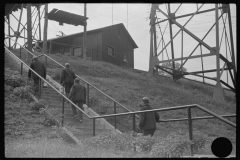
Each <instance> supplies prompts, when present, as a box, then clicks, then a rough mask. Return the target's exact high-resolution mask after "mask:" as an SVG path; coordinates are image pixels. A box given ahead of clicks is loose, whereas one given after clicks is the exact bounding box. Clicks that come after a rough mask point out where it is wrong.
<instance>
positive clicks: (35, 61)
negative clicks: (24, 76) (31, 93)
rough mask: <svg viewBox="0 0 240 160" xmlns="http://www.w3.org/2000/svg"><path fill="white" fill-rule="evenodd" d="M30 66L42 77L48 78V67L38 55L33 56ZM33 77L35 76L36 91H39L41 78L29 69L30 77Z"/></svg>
mask: <svg viewBox="0 0 240 160" xmlns="http://www.w3.org/2000/svg"><path fill="white" fill-rule="evenodd" d="M30 68H31V69H33V70H34V71H35V72H37V74H39V75H40V76H41V77H43V78H44V79H46V68H45V66H44V64H43V63H41V62H39V61H38V59H37V57H35V56H34V57H33V58H32V63H31V64H30ZM31 77H32V78H33V81H34V86H35V92H38V90H39V80H40V78H39V77H38V76H37V75H36V74H35V73H33V72H32V71H31V70H30V69H29V71H28V78H31ZM40 85H42V84H40ZM40 87H41V86H40Z"/></svg>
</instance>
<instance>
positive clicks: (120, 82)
mask: <svg viewBox="0 0 240 160" xmlns="http://www.w3.org/2000/svg"><path fill="white" fill-rule="evenodd" d="M51 56H52V57H53V58H54V59H56V60H57V61H59V62H61V63H62V64H64V63H65V62H66V61H67V62H69V63H70V64H71V67H72V68H73V70H74V71H75V72H76V73H77V74H78V75H80V76H82V77H83V78H85V79H86V80H88V81H89V82H91V83H92V84H94V85H95V86H97V87H98V88H100V89H102V90H103V91H104V92H106V93H107V94H109V95H111V96H112V97H113V98H115V99H117V100H118V101H119V102H120V103H122V104H124V105H125V106H127V107H128V108H129V109H131V110H138V109H139V108H138V104H139V103H141V98H142V97H143V96H148V97H149V98H150V99H151V104H152V105H153V107H154V108H163V107H164V108H165V107H171V106H178V105H186V104H193V103H197V104H200V105H202V106H204V107H206V108H208V109H210V110H212V111H214V112H215V113H219V114H228V113H236V102H235V101H234V100H233V99H232V97H233V94H231V93H227V100H228V101H227V102H224V103H221V102H216V101H214V100H212V98H211V96H212V89H211V88H209V87H206V86H203V85H198V84H195V83H192V82H185V81H181V82H177V83H175V82H172V81H171V80H168V79H165V78H163V77H158V78H151V77H148V76H146V75H144V74H136V73H133V72H132V71H131V70H124V69H121V68H119V67H117V66H114V65H112V64H108V63H104V62H93V61H83V60H81V59H77V60H76V59H74V58H73V57H58V56H54V55H51ZM49 67H50V68H51V67H56V66H54V65H53V63H52V62H50V63H49ZM194 89H195V90H194ZM196 89H197V90H196ZM116 91H117V92H116ZM90 95H91V99H90V100H91V107H92V108H94V110H97V111H98V112H99V113H101V114H107V113H112V112H113V109H112V108H113V102H110V101H107V100H106V99H104V98H103V97H101V95H100V94H99V93H97V92H96V91H94V90H93V89H92V88H90ZM5 104H6V103H5ZM110 108H111V109H110ZM117 111H118V112H119V111H120V109H118V110H117ZM121 111H123V110H121ZM160 115H161V118H164V119H166V118H181V117H186V110H184V112H183V111H171V112H163V113H160ZM194 115H203V114H202V112H193V116H194ZM118 120H119V123H118V124H117V126H118V128H120V129H121V130H123V131H124V130H128V129H131V126H132V121H131V120H132V119H128V118H121V119H119V118H118ZM232 120H234V119H232ZM125 122H127V124H125ZM193 127H194V130H198V131H200V132H204V133H207V134H208V135H209V136H213V137H216V136H226V137H228V138H231V139H233V142H234V141H235V137H236V134H235V132H236V131H235V129H233V128H232V127H229V126H227V125H225V124H223V123H222V122H220V121H218V120H201V121H196V122H194V123H193ZM187 129H188V128H187V122H169V123H161V124H159V125H158V130H157V132H156V134H155V136H163V137H164V136H165V135H167V134H168V133H169V132H172V131H176V130H181V131H188V130H187ZM35 136H37V135H34V136H33V137H35ZM5 138H6V137H5ZM40 139H41V138H40ZM20 141H21V140H20ZM27 141H28V140H24V141H22V142H21V143H19V145H16V144H18V142H16V141H14V142H13V143H11V142H12V140H11V141H8V143H6V142H5V145H7V146H6V149H7V147H10V148H9V149H10V150H11V153H10V152H9V153H8V155H9V157H19V156H20V157H21V154H23V156H24V155H25V153H27V154H28V156H30V157H35V156H36V154H37V155H38V156H37V157H42V156H43V154H45V155H46V150H43V149H42V150H40V149H39V148H44V147H46V146H47V145H46V144H50V145H52V147H55V149H54V150H56V151H53V153H57V152H58V151H59V150H62V151H65V150H68V151H69V152H71V154H68V151H66V152H61V153H62V155H60V157H61V156H67V155H68V156H69V155H74V157H75V156H77V157H82V156H84V157H86V156H87V154H85V155H81V154H80V153H79V154H77V153H78V151H79V148H78V147H77V148H76V150H77V151H76V152H75V149H73V148H72V147H71V146H70V147H69V146H62V145H64V144H63V143H62V142H55V141H57V140H52V141H49V140H48V143H47V142H46V141H44V139H41V140H37V139H36V143H34V142H33V141H30V140H29V143H32V146H31V145H30V144H26V142H27ZM15 142H16V143H15ZM24 143H25V144H24ZM58 143H59V144H58ZM60 143H61V146H62V147H60ZM23 144H24V146H23V147H21V146H22V145H23ZM43 146H44V147H43ZM56 146H59V147H60V148H63V149H59V148H57V147H56ZM25 147H26V148H25ZM29 147H30V148H32V147H35V149H34V153H31V152H29V151H30V150H29ZM234 148H235V145H234ZM12 149H13V150H15V149H18V152H14V154H13V152H12V151H13V150H12ZM19 149H21V150H19ZM72 150H73V151H72ZM81 150H84V148H82V149H81ZM31 151H32V150H31ZM95 152H96V151H95V150H94V153H95ZM208 152H209V153H204V154H210V153H211V151H210V150H209V151H208ZM234 152H235V151H234ZM58 153H59V152H58ZM82 153H85V151H83V152H82ZM100 153H102V154H100ZM5 154H6V155H7V153H6V152H5ZM40 154H41V155H40ZM116 154H117V155H118V156H119V155H121V154H120V153H116ZM116 154H115V153H114V154H110V153H109V152H105V153H103V152H102V151H101V152H99V153H98V152H97V153H96V155H95V156H93V157H99V156H101V155H102V157H115V156H116ZM47 155H49V154H47ZM123 155H125V156H123ZM49 156H50V157H56V156H57V157H59V155H54V154H51V155H49ZM122 156H123V157H126V156H127V155H126V153H123V154H122ZM129 156H130V157H131V155H128V157H129ZM70 157H71V156H70ZM90 157H91V156H90Z"/></svg>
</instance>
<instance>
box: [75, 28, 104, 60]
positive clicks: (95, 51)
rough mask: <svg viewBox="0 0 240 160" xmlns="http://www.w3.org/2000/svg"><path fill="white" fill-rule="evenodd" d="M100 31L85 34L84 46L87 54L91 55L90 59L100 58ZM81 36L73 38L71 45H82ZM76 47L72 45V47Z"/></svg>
mask: <svg viewBox="0 0 240 160" xmlns="http://www.w3.org/2000/svg"><path fill="white" fill-rule="evenodd" d="M101 37H102V33H101V32H92V33H88V34H87V40H86V48H87V54H91V55H92V58H91V59H92V60H102V54H101V52H100V50H101V49H102V38H101ZM82 42H83V37H82V36H81V35H79V36H77V37H75V38H73V45H75V46H80V47H82ZM74 48H76V47H72V52H73V49H74Z"/></svg>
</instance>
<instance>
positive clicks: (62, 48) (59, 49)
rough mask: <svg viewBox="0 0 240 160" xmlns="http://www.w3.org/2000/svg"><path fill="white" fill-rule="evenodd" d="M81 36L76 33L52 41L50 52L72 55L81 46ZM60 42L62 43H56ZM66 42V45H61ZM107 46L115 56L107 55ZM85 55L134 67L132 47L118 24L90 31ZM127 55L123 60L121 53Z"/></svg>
mask: <svg viewBox="0 0 240 160" xmlns="http://www.w3.org/2000/svg"><path fill="white" fill-rule="evenodd" d="M82 41H83V37H82V35H80V34H78V35H75V36H71V37H66V38H62V39H56V40H53V41H52V51H51V53H61V54H64V53H67V52H69V53H70V54H72V55H73V50H74V48H79V47H82ZM54 42H57V43H62V44H56V43H54ZM63 44H67V45H63ZM108 46H111V47H113V48H114V52H116V53H115V56H114V57H113V56H111V55H108V52H107V51H108ZM86 47H87V55H90V54H92V58H91V59H92V60H99V61H105V62H109V63H112V64H115V65H118V66H123V67H129V68H134V57H133V55H134V54H133V53H134V48H133V47H132V44H131V43H130V41H129V39H128V38H127V36H126V35H125V32H124V31H123V30H122V29H121V28H120V27H119V26H113V27H107V28H105V29H103V30H102V31H96V32H90V33H88V34H87V40H86ZM124 54H126V55H127V56H128V63H126V62H124V61H123V57H124V56H123V55H124Z"/></svg>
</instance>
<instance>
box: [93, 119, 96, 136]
mask: <svg viewBox="0 0 240 160" xmlns="http://www.w3.org/2000/svg"><path fill="white" fill-rule="evenodd" d="M95 120H96V119H95V118H93V136H95Z"/></svg>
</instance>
